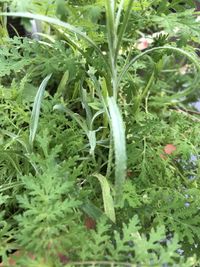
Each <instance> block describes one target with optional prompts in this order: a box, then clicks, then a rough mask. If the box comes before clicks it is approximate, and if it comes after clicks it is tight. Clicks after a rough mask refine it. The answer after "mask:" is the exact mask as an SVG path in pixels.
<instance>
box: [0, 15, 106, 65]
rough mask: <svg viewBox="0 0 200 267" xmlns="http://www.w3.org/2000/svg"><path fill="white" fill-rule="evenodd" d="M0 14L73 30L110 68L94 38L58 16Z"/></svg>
mask: <svg viewBox="0 0 200 267" xmlns="http://www.w3.org/2000/svg"><path fill="white" fill-rule="evenodd" d="M0 16H11V17H22V18H29V19H35V20H40V21H44V22H47V23H49V24H54V25H57V26H60V27H63V28H65V29H66V30H68V31H69V32H71V33H73V34H77V35H78V36H80V37H81V38H82V39H84V40H86V41H87V42H88V43H89V44H90V45H91V46H92V47H93V48H94V49H95V50H96V51H97V52H98V53H99V55H100V56H101V58H102V59H103V61H104V63H105V65H106V67H107V68H109V65H108V62H107V60H106V59H105V56H104V55H103V54H102V52H101V50H100V49H99V47H98V46H97V45H96V44H95V43H94V42H93V40H92V39H90V38H89V37H88V36H87V35H86V34H85V33H84V32H82V31H80V30H79V29H78V28H76V27H74V26H73V25H71V24H69V23H67V22H64V21H61V20H59V19H57V18H52V17H48V16H44V15H39V14H32V13H28V12H0Z"/></svg>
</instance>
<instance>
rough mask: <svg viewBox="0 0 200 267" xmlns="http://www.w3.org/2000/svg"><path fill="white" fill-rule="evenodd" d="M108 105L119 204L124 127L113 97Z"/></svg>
mask: <svg viewBox="0 0 200 267" xmlns="http://www.w3.org/2000/svg"><path fill="white" fill-rule="evenodd" d="M108 107H109V112H110V124H111V128H112V133H113V139H114V151H115V194H116V196H115V203H116V205H120V204H121V201H122V195H123V185H124V181H125V177H126V141H125V129H124V124H123V120H122V115H121V113H120V110H119V108H118V105H117V103H116V101H115V99H114V97H109V98H108Z"/></svg>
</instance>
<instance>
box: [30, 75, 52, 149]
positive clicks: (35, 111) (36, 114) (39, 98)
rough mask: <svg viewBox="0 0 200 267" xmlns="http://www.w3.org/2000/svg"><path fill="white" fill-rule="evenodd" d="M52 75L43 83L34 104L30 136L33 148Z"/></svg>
mask: <svg viewBox="0 0 200 267" xmlns="http://www.w3.org/2000/svg"><path fill="white" fill-rule="evenodd" d="M51 75H52V74H50V75H48V76H47V77H46V78H45V79H44V80H43V81H42V83H41V85H40V87H39V89H38V92H37V94H36V96H35V100H34V104H33V110H32V113H31V121H30V135H29V143H30V145H31V146H32V145H33V141H34V139H35V135H36V131H37V128H38V122H39V115H40V108H41V102H42V99H43V95H44V91H45V88H46V86H47V83H48V81H49V79H50V78H51Z"/></svg>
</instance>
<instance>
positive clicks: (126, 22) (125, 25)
mask: <svg viewBox="0 0 200 267" xmlns="http://www.w3.org/2000/svg"><path fill="white" fill-rule="evenodd" d="M133 1H134V0H129V3H128V6H127V9H126V11H125V14H124V19H123V21H122V25H121V28H120V31H119V34H118V40H117V44H116V50H115V61H116V60H117V56H118V52H119V49H120V45H121V43H122V40H123V35H124V33H125V31H126V27H127V24H128V20H129V17H130V13H131V10H132V6H133ZM116 23H118V22H117V21H116Z"/></svg>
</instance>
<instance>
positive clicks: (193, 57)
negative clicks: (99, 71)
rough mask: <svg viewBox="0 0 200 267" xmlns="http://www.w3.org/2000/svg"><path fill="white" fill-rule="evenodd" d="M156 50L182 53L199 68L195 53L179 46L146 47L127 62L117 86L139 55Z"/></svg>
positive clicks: (199, 64)
mask: <svg viewBox="0 0 200 267" xmlns="http://www.w3.org/2000/svg"><path fill="white" fill-rule="evenodd" d="M156 50H171V51H174V52H178V53H179V54H182V55H183V56H186V57H187V58H188V59H189V60H190V61H191V62H192V63H193V64H194V65H195V66H196V68H197V69H198V70H200V62H199V59H197V57H195V55H193V54H192V53H189V52H187V51H185V50H183V49H181V48H178V47H173V46H158V47H153V48H151V49H148V50H146V51H144V52H143V53H142V54H139V55H138V56H136V57H134V58H133V59H132V60H131V61H130V62H129V63H127V64H126V65H125V66H124V67H123V69H122V71H121V73H120V76H119V78H118V83H117V87H119V84H120V82H121V80H122V79H123V77H124V76H125V75H126V73H127V71H128V70H129V68H130V67H131V65H133V64H134V63H135V62H136V61H137V60H138V59H140V58H141V57H143V56H144V55H146V54H149V53H151V52H153V51H156Z"/></svg>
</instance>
